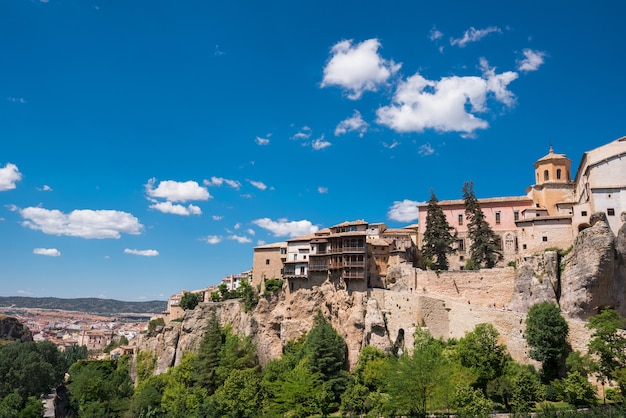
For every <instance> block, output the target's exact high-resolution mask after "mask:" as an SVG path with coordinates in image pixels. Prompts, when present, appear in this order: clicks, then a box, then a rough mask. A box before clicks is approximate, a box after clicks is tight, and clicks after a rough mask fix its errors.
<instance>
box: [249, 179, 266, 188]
mask: <svg viewBox="0 0 626 418" xmlns="http://www.w3.org/2000/svg"><path fill="white" fill-rule="evenodd" d="M248 182H249V183H250V184H251V185H253V186H254V187H256V188H257V189H259V190H265V189H267V186H266V185H265V183H263V182H262V181H254V180H248Z"/></svg>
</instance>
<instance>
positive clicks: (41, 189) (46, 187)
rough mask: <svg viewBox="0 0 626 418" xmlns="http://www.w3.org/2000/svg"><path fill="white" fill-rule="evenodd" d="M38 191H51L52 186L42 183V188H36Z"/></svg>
mask: <svg viewBox="0 0 626 418" xmlns="http://www.w3.org/2000/svg"><path fill="white" fill-rule="evenodd" d="M38 190H39V191H40V192H51V191H52V187H50V186H48V185H47V184H44V185H43V187H42V188H40V189H38Z"/></svg>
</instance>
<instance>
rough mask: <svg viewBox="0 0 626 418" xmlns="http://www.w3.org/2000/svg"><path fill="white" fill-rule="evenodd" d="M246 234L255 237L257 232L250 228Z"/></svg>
mask: <svg viewBox="0 0 626 418" xmlns="http://www.w3.org/2000/svg"><path fill="white" fill-rule="evenodd" d="M246 232H247V233H248V235H254V234H256V232H255V231H254V229H252V228H248V229H247V231H246Z"/></svg>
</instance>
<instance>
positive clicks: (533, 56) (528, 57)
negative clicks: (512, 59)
mask: <svg viewBox="0 0 626 418" xmlns="http://www.w3.org/2000/svg"><path fill="white" fill-rule="evenodd" d="M522 53H523V54H524V59H523V60H519V61H518V62H517V70H518V71H523V72H529V71H536V70H537V69H539V67H540V66H541V65H542V64H543V60H544V57H545V56H546V53H545V52H541V51H533V50H532V49H524V50H523V51H522Z"/></svg>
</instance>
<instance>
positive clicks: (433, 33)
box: [428, 27, 443, 41]
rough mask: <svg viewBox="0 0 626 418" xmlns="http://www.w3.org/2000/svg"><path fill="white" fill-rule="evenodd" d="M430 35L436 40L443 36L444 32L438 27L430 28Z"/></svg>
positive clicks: (431, 38)
mask: <svg viewBox="0 0 626 418" xmlns="http://www.w3.org/2000/svg"><path fill="white" fill-rule="evenodd" d="M428 37H429V38H430V40H431V41H435V40H437V39H439V38H442V37H443V33H442V32H441V31H440V30H438V29H437V28H435V27H433V28H432V29H431V30H430V33H429V34H428Z"/></svg>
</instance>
